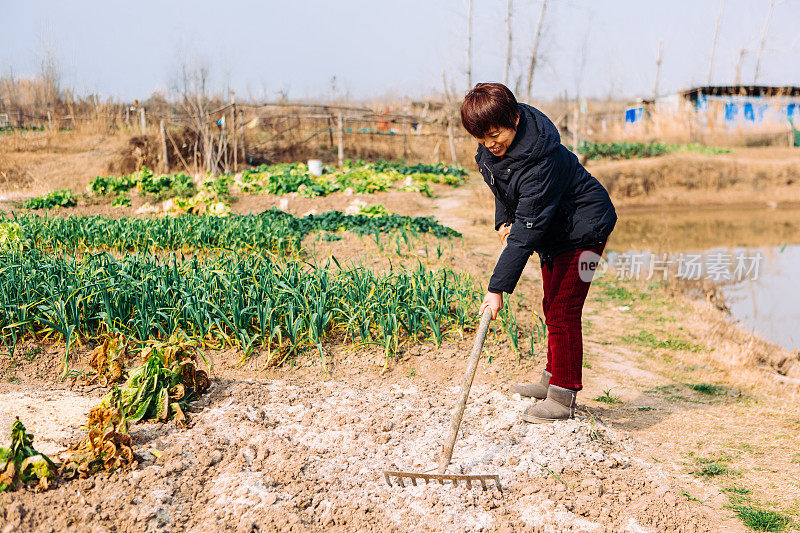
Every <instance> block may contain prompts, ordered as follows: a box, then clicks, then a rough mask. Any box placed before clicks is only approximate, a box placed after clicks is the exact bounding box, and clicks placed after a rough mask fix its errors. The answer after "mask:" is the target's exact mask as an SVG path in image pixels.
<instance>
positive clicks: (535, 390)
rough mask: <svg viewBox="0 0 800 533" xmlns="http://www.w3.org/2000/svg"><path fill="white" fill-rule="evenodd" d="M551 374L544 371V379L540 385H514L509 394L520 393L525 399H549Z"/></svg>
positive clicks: (540, 381)
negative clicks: (548, 387)
mask: <svg viewBox="0 0 800 533" xmlns="http://www.w3.org/2000/svg"><path fill="white" fill-rule="evenodd" d="M550 375H551V374H550V372H548V371H547V370H542V379H541V380H539V383H528V384H526V385H514V386H513V387H511V389H510V390H509V392H510V393H511V394H517V393H519V395H520V396H522V397H524V398H536V399H537V400H544V399H545V398H547V386H548V385H549V384H550Z"/></svg>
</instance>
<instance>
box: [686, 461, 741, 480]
mask: <svg viewBox="0 0 800 533" xmlns="http://www.w3.org/2000/svg"><path fill="white" fill-rule="evenodd" d="M728 460H729V459H728V457H696V458H695V462H696V463H697V465H698V468H697V469H696V470H694V471H692V474H694V475H695V476H697V477H706V478H709V477H717V476H734V475H738V474H739V473H738V472H737V471H736V470H733V469H731V468H729V467H728V466H727V465H726V464H725V463H727V462H728Z"/></svg>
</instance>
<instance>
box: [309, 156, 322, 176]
mask: <svg viewBox="0 0 800 533" xmlns="http://www.w3.org/2000/svg"><path fill="white" fill-rule="evenodd" d="M308 171H309V172H311V173H312V174H314V175H315V176H322V161H320V160H319V159H309V160H308Z"/></svg>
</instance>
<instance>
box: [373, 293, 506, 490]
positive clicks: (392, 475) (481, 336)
mask: <svg viewBox="0 0 800 533" xmlns="http://www.w3.org/2000/svg"><path fill="white" fill-rule="evenodd" d="M491 320H492V310H491V309H489V308H486V309H485V310H484V311H483V315H482V316H481V323H480V325H479V326H478V333H477V335H476V336H475V344H473V345H472V353H471V354H470V356H469V361H468V362H467V370H466V372H464V380H463V381H462V382H461V392H460V393H459V395H458V402H457V403H456V409H455V411H453V418H452V419H451V421H450V431H449V433H448V437H447V441H445V443H444V447H443V448H442V454H441V455H440V456H439V467H438V473H436V474H428V473H425V472H401V471H398V470H384V471H383V477H384V479H385V480H386V483H388V484H389V486H393V483H392V481H394V483H396V484H397V485H400V486H401V487H405V486H406V485H405V481H404V480H406V479H407V480H409V481H410V482H411V484H412V485H414V486H416V485H417V481H424V482H425V484H426V485H427V484H428V483H430V482H434V483H435V482H438V483H439V484H441V485H444V484H445V482H446V481H448V482H450V483H452V484H453V485H455V486H458V484H459V483H464V484H465V485H466V486H467V487H469V488H472V484H473V483H476V484H480V485H481V488H483V490H486V489H487V482H494V484H495V485H496V486H497V488H498V489H499V490H500V492H503V487H502V486H501V485H500V476H498V475H497V474H445V471H446V470H447V467H448V465H449V464H450V459H451V458H452V457H453V446H454V445H455V443H456V438H457V437H458V428H459V427H460V426H461V418H462V417H463V416H464V408H465V407H466V405H467V397H468V396H469V389H470V387H472V380H473V379H474V378H475V370H477V368H478V361H479V360H480V357H481V350H483V342H484V341H485V340H486V332H487V331H488V330H489V322H490V321H491Z"/></svg>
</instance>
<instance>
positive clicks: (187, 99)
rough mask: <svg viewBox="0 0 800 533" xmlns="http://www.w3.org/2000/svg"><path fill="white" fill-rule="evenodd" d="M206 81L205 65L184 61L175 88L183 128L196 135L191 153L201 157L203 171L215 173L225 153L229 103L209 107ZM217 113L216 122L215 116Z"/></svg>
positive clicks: (226, 148)
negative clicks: (184, 121) (190, 64)
mask: <svg viewBox="0 0 800 533" xmlns="http://www.w3.org/2000/svg"><path fill="white" fill-rule="evenodd" d="M208 83H209V68H208V67H207V66H206V65H202V64H196V65H193V66H189V65H187V64H186V62H184V63H183V64H182V65H181V67H180V74H179V79H178V81H177V90H178V93H179V97H180V102H181V106H182V107H183V111H184V114H185V115H186V121H187V124H186V128H187V130H188V131H189V132H191V133H192V134H193V136H194V137H195V146H194V153H195V154H196V155H199V156H200V158H201V160H202V167H203V170H204V171H206V172H211V173H213V174H216V173H217V172H218V171H219V170H220V166H221V164H224V163H225V160H224V158H225V157H227V153H228V142H229V131H228V130H229V129H230V128H227V127H226V116H227V111H226V110H227V108H228V107H230V105H227V106H225V105H223V106H222V107H221V108H220V109H216V110H214V109H212V107H211V106H212V103H213V100H212V98H211V97H210V95H209V87H208ZM220 112H221V113H222V114H221V116H220V119H219V121H217V120H215V118H216V116H217V114H219V113H220ZM212 115H213V116H212ZM218 125H219V126H218Z"/></svg>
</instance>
